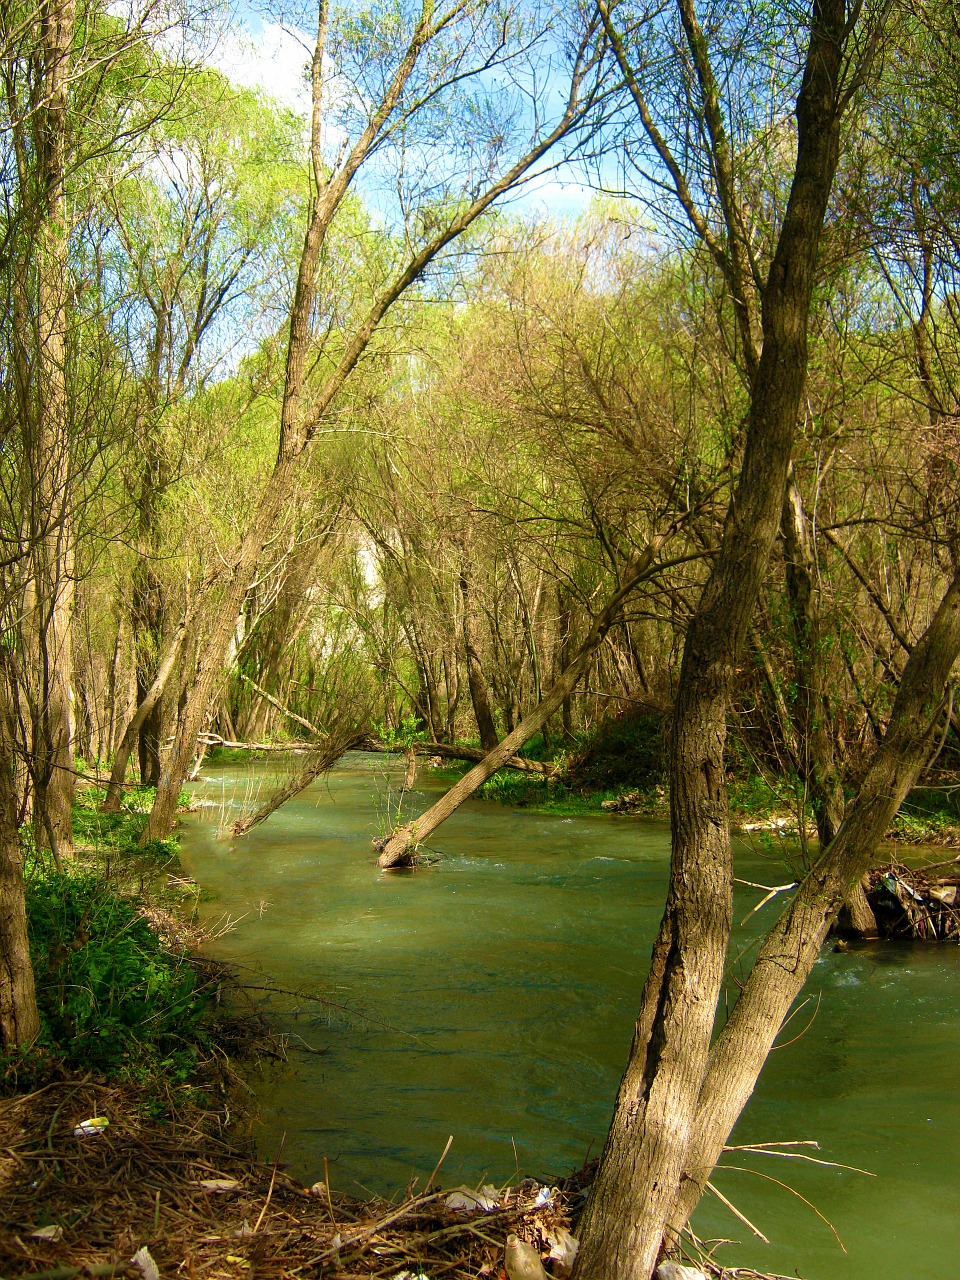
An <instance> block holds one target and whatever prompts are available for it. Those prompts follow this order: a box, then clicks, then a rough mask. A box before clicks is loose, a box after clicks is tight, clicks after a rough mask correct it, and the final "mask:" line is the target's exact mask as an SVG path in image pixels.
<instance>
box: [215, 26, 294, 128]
mask: <svg viewBox="0 0 960 1280" xmlns="http://www.w3.org/2000/svg"><path fill="white" fill-rule="evenodd" d="M309 61H310V39H309V37H308V36H306V35H304V34H303V33H302V32H300V31H295V30H291V29H290V28H289V27H282V26H281V25H280V24H279V23H278V22H270V23H267V24H265V25H264V26H263V27H262V28H261V29H260V30H259V31H257V32H256V33H254V32H251V31H249V30H248V31H246V32H244V31H231V32H229V33H227V34H226V35H224V36H223V38H222V39H221V40H220V41H219V42H218V44H217V46H216V48H215V49H213V50H212V52H211V53H210V54H209V56H208V57H207V62H208V63H209V64H210V66H212V67H216V69H217V70H218V71H221V72H223V74H224V75H225V76H226V77H227V78H228V79H229V80H231V81H232V82H233V83H234V84H237V85H241V86H242V87H243V88H246V89H260V90H262V91H263V92H264V93H266V94H269V96H270V97H271V98H273V99H274V100H275V101H277V102H279V103H280V104H281V106H284V107H288V108H289V109H290V110H291V111H295V112H296V113H297V115H300V116H309V114H310V89H309V85H308V83H307V80H306V77H305V73H306V67H307V64H308V63H309Z"/></svg>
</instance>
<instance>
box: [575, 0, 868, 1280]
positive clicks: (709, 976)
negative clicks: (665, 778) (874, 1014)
mask: <svg viewBox="0 0 960 1280" xmlns="http://www.w3.org/2000/svg"><path fill="white" fill-rule="evenodd" d="M681 11H682V14H683V18H684V23H685V27H686V28H687V36H688V41H689V42H690V44H691V47H694V46H696V45H698V44H702V41H703V36H702V33H700V32H699V29H698V28H696V26H695V21H694V20H693V19H692V16H691V11H690V9H689V6H687V5H686V4H682V5H681ZM850 34H851V33H850V31H849V30H848V29H847V24H846V7H845V4H844V3H843V0H823V3H819V4H816V5H815V6H814V11H813V17H812V20H811V31H810V42H809V47H808V51H807V58H806V65H805V71H804V76H803V83H802V85H801V89H800V93H799V96H798V99H797V105H796V116H797V124H798V138H797V159H796V166H795V171H794V177H793V182H792V186H791V190H790V196H789V199H788V202H787V207H786V210H785V213H784V219H783V225H782V228H781V231H780V236H779V238H778V242H777V247H776V252H775V254H774V258H773V262H772V264H771V267H770V272H769V276H768V278H767V283H766V286H765V289H764V292H763V307H762V326H763V346H762V352H761V356H760V362H759V366H758V368H757V372H756V377H755V378H754V381H753V387H752V394H751V403H750V414H749V420H748V427H747V435H746V442H745V446H744V454H743V464H742V468H741V473H740V477H739V481H738V483H737V486H736V489H735V492H734V496H733V499H732V501H731V504H730V508H729V511H728V513H727V519H726V524H725V527H724V531H723V540H722V543H721V547H720V551H719V554H718V556H717V559H716V560H715V562H714V567H713V570H712V572H711V575H710V578H709V579H708V581H707V584H706V586H705V588H704V592H703V597H702V599H701V601H700V604H699V606H698V608H697V611H696V613H695V614H694V617H693V619H692V620H691V623H690V626H689V629H688V631H687V637H686V643H685V645H684V653H683V661H682V664H681V671H680V679H679V685H678V690H677V698H676V704H675V709H674V723H673V734H672V741H671V752H670V793H671V794H670V809H671V828H672V844H673V853H672V859H671V868H670V887H669V890H668V894H667V904H666V910H665V912H664V916H663V921H662V923H661V926H660V931H659V934H658V936H657V939H656V941H655V943H654V947H653V957H652V963H651V968H650V973H649V976H648V978H647V981H646V984H645V986H644V990H643V996H642V1000H641V1007H640V1013H639V1016H638V1019H637V1025H636V1031H635V1034H634V1038H633V1044H632V1046H631V1050H630V1058H629V1061H628V1064H627V1069H626V1072H625V1074H624V1077H623V1080H622V1082H621V1085H620V1090H619V1093H618V1097H617V1102H616V1108H615V1111H614V1117H613V1123H612V1125H611V1127H610V1131H609V1134H608V1136H607V1141H606V1145H605V1147H604V1152H603V1156H602V1158H601V1161H600V1167H599V1169H598V1173H597V1178H596V1181H595V1183H594V1185H593V1189H592V1191H591V1194H590V1198H589V1200H588V1202H587V1206H586V1209H585V1211H584V1216H583V1218H582V1219H581V1224H580V1236H581V1243H580V1253H579V1256H578V1260H577V1270H576V1274H577V1276H578V1277H579V1280H649V1277H650V1275H651V1273H652V1271H653V1269H654V1267H655V1265H656V1262H657V1257H658V1254H659V1252H660V1248H661V1244H662V1241H663V1237H664V1232H665V1229H666V1227H667V1223H668V1220H669V1217H670V1214H671V1212H672V1206H673V1200H674V1197H675V1195H676V1189H677V1187H678V1185H679V1182H680V1179H681V1175H682V1173H683V1171H684V1168H685V1162H686V1159H687V1152H688V1149H689V1146H690V1143H691V1140H692V1138H693V1134H694V1123H695V1118H696V1110H697V1099H698V1097H699V1093H700V1088H701V1084H702V1082H703V1078H704V1074H705V1071H706V1068H707V1055H708V1052H709V1048H710V1039H711V1035H712V1032H713V1026H714V1020H715V1017H716V1011H717V1007H718V1002H719V997H720V993H721V988H722V982H723V974H724V967H725V962H726V953H727V945H728V941H729V936H730V921H731V901H732V878H733V867H732V860H731V851H730V832H729V817H728V809H727V792H726V781H725V771H724V745H725V741H726V717H727V712H728V708H729V705H730V699H731V694H732V689H733V681H734V677H735V672H736V668H737V663H738V660H739V657H740V654H741V652H742V649H743V644H744V640H745V637H746V634H747V630H748V627H749V624H750V620H751V617H752V614H753V611H754V609H755V607H756V602H757V597H758V593H759V589H760V584H761V581H762V577H763V574H764V571H765V569H766V566H767V563H768V560H769V556H770V551H771V548H772V546H773V541H774V538H775V537H776V534H777V530H778V527H779V523H780V512H781V506H782V501H783V493H784V486H785V483H786V478H787V469H788V467H789V464H790V458H791V453H792V449H793V441H794V436H795V431H796V423H797V417H798V413H799V409H800V404H801V396H802V392H803V386H804V381H805V377H806V368H807V326H808V316H809V310H810V301H811V296H812V290H813V282H814V274H815V267H816V260H817V250H818V246H819V242H820V234H821V230H822V227H823V221H824V217H825V214H826V207H827V200H828V197H829V194H830V189H831V186H832V182H833V176H834V173H835V171H836V165H837V158H838V147H839V125H840V115H841V112H840V105H839V83H840V76H841V69H842V67H843V59H844V46H845V44H846V41H847V40H848V38H849V36H850ZM695 52H696V53H697V54H698V57H697V61H698V63H702V59H703V57H704V56H705V55H704V54H703V50H702V48H696V49H695ZM698 69H699V68H698ZM701 81H702V88H703V92H704V97H705V99H706V100H707V101H706V108H707V110H708V111H711V110H712V111H716V110H717V103H716V101H715V100H711V97H712V95H713V94H715V92H716V88H715V86H714V85H713V84H712V83H711V82H709V81H708V80H706V79H705V77H703V76H702V75H701ZM721 141H722V140H721ZM715 145H716V140H715ZM727 158H728V157H727Z"/></svg>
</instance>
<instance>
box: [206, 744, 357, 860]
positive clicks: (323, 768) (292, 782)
mask: <svg viewBox="0 0 960 1280" xmlns="http://www.w3.org/2000/svg"><path fill="white" fill-rule="evenodd" d="M365 736H366V735H365V734H363V733H362V732H360V731H359V730H358V729H357V728H356V726H355V725H351V726H349V727H337V726H334V727H333V728H331V730H330V732H329V734H328V735H327V737H326V740H325V741H324V742H322V743H320V744H319V745H318V747H317V749H316V753H315V754H314V755H311V756H310V758H309V760H308V761H307V763H306V764H305V765H304V767H303V768H302V769H301V770H300V771H299V772H298V773H296V774H294V775H293V776H292V777H291V778H290V779H288V781H287V782H284V783H283V784H282V785H281V786H279V787H277V789H276V790H275V791H274V792H273V794H272V795H271V796H270V797H269V798H268V799H267V800H266V801H264V803H263V804H262V805H260V807H259V808H258V809H256V810H255V811H254V812H253V813H250V814H245V815H244V816H243V817H241V818H238V819H237V820H236V822H234V824H233V825H232V826H231V828H230V834H231V835H233V836H243V835H246V834H247V832H248V831H252V830H253V828H254V827H258V826H259V825H260V823H261V822H266V820H267V818H269V817H270V815H271V814H272V813H276V811H277V810H278V809H279V808H280V806H281V805H284V804H286V803H287V801H288V800H292V799H293V798H294V796H298V795H299V794H300V792H301V791H305V790H306V789H307V787H309V785H310V783H311V782H315V781H316V780H317V778H319V777H320V775H321V774H322V773H328V772H329V771H330V770H331V769H332V768H333V766H334V765H335V764H336V763H337V761H338V760H339V759H340V757H341V756H342V755H344V753H345V752H347V751H349V750H351V748H353V747H355V746H358V745H359V744H360V743H361V742H362V741H363V740H364V738H365Z"/></svg>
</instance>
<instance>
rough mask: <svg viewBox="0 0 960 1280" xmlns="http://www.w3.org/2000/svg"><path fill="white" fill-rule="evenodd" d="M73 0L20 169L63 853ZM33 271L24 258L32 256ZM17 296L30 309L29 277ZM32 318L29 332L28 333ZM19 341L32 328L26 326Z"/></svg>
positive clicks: (33, 532) (53, 768)
mask: <svg viewBox="0 0 960 1280" xmlns="http://www.w3.org/2000/svg"><path fill="white" fill-rule="evenodd" d="M74 22H75V8H74V3H73V0H49V3H47V4H46V5H45V6H44V7H43V8H42V9H40V10H39V14H38V23H37V30H38V35H39V47H38V49H37V62H38V64H39V66H40V67H41V68H42V71H41V75H40V79H41V84H40V101H39V105H38V106H37V108H36V110H35V112H34V113H33V116H32V118H31V128H32V130H33V139H34V142H33V155H34V164H35V170H34V171H33V172H31V173H25V172H22V173H21V174H20V184H21V195H22V198H24V199H25V200H26V201H28V202H31V201H32V204H29V203H28V206H27V209H26V213H27V218H28V219H32V220H33V240H32V245H31V249H32V252H33V254H34V259H33V274H34V278H35V287H36V315H35V325H36V328H35V335H36V350H35V352H34V353H32V354H33V360H32V361H31V359H30V355H29V354H28V355H27V357H26V358H27V367H28V370H29V371H30V372H32V375H33V376H32V377H30V376H29V373H28V381H27V385H26V387H25V388H24V389H23V391H22V397H23V399H22V404H21V418H22V423H23V427H24V430H25V433H26V437H27V438H26V441H25V443H26V449H25V455H26V462H27V467H26V469H25V473H24V476H23V477H22V481H23V487H24V494H23V497H24V504H23V505H24V510H25V512H26V513H27V520H28V528H27V530H26V531H25V532H26V535H27V536H26V543H27V545H28V546H30V547H31V548H32V556H31V559H32V563H31V578H32V581H31V584H30V586H29V587H28V591H27V608H26V609H25V618H24V632H25V641H26V645H25V648H26V651H27V653H28V661H29V663H30V667H29V670H28V673H27V676H28V680H29V681H30V701H31V719H32V722H33V723H32V733H33V741H32V743H31V748H30V749H31V759H30V768H31V772H32V774H33V785H34V819H35V823H36V824H37V826H38V828H39V830H38V832H37V834H38V838H39V840H40V841H41V842H42V843H47V844H48V845H49V847H50V849H51V852H52V853H53V856H54V859H55V861H56V862H57V863H58V864H59V861H60V859H61V857H63V856H64V855H68V854H70V853H72V852H73V821H72V807H73V797H74V791H75V774H74V761H73V748H72V737H73V734H72V714H71V705H70V690H71V682H72V677H73V646H72V611H73V595H74V582H73V571H74V570H73V522H72V515H71V510H70V505H71V497H72V487H73V483H72V475H71V460H70V440H69V425H68V424H69V411H68V403H67V328H68V316H67V291H68V287H69V278H70V277H69V258H68V245H69V225H68V219H67V207H66V196H65V190H64V178H65V172H66V163H67V128H68V91H69V81H70V64H71V53H72V45H73V36H74ZM25 271H26V273H27V274H29V268H28V267H27V268H25ZM23 294H24V296H23V298H22V299H21V307H23V308H26V309H27V312H28V313H29V304H28V303H27V302H26V299H27V298H28V297H29V295H30V290H29V286H26V283H25V281H24V288H23ZM33 332H34V330H33V327H32V326H31V328H30V329H29V330H28V333H33ZM15 340H16V341H18V342H19V343H21V344H22V343H23V342H24V341H25V340H26V335H24V334H20V335H19V337H18V338H17V339H15Z"/></svg>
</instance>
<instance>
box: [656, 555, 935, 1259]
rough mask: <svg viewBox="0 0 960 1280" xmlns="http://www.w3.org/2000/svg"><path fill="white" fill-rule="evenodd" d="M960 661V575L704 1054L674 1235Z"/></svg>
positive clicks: (920, 750) (913, 774) (915, 769)
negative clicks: (857, 782) (838, 817)
mask: <svg viewBox="0 0 960 1280" xmlns="http://www.w3.org/2000/svg"><path fill="white" fill-rule="evenodd" d="M958 657H960V573H958V574H956V575H955V576H954V579H953V581H952V583H951V584H950V587H949V589H948V591H947V593H946V595H945V596H944V598H943V600H942V601H941V603H940V607H939V609H938V610H937V613H936V615H935V617H934V619H933V621H932V622H931V623H930V626H929V627H928V628H927V630H926V632H925V633H924V635H923V636H922V637H921V639H920V641H919V642H918V644H917V645H916V646H915V647H914V649H913V652H912V653H911V655H910V658H909V659H908V661H907V665H906V667H905V669H904V672H903V676H902V678H901V681H900V688H899V690H898V692H897V697H896V700H895V702H894V705H893V711H892V713H891V716H890V722H889V724H888V726H887V731H886V733H885V734H884V737H883V740H882V741H881V742H880V744H879V745H878V746H877V747H876V749H875V750H874V753H873V757H872V759H871V761H870V764H869V766H868V768H867V772H866V775H865V777H864V780H863V784H862V785H861V787H860V790H859V793H858V794H857V796H856V798H855V800H854V801H853V802H852V803H851V805H850V806H849V810H848V812H847V815H846V817H845V819H844V821H843V823H842V824H841V826H840V830H839V831H838V832H837V835H836V838H835V839H834V840H833V842H832V843H831V844H830V845H829V846H828V847H827V848H826V849H824V850H822V851H821V854H820V856H819V858H818V859H817V861H816V863H815V864H814V866H813V868H812V870H811V871H810V873H809V875H807V876H806V877H805V879H804V881H803V883H802V884H801V886H800V888H799V889H798V891H797V893H796V895H795V896H794V899H793V901H792V902H791V904H790V906H789V907H788V908H787V909H786V911H785V912H784V913H783V915H782V916H781V917H780V919H779V920H778V921H777V923H776V925H774V927H773V929H771V930H770V932H769V933H768V935H767V937H766V939H765V940H764V942H763V945H762V946H761V948H760V951H759V953H758V955H757V959H756V961H755V963H754V966H753V969H752V971H751V973H750V977H749V978H748V979H747V982H746V984H745V986H744V987H743V990H742V992H741V994H740V998H739V999H738V1001H737V1003H736V1005H735V1006H734V1008H733V1011H732V1013H731V1014H730V1017H729V1018H728V1020H727V1023H726V1025H725V1026H724V1028H723V1030H722V1031H721V1033H720V1035H719V1036H718V1037H717V1040H716V1043H715V1044H714V1046H713V1049H712V1050H711V1052H710V1060H709V1066H708V1070H707V1072H706V1075H705V1078H704V1082H703V1087H702V1089H701V1091H700V1096H699V1099H698V1103H697V1113H696V1120H695V1123H694V1126H693V1132H694V1138H693V1141H692V1142H691V1145H690V1148H689V1151H688V1153H687V1158H686V1161H685V1164H684V1171H685V1174H686V1177H685V1178H683V1179H681V1180H679V1182H678V1183H677V1184H675V1185H676V1186H677V1190H676V1196H675V1201H674V1205H673V1208H672V1210H671V1213H670V1218H669V1221H670V1235H671V1237H675V1236H676V1234H677V1233H678V1232H679V1230H680V1229H681V1228H682V1227H683V1226H684V1224H685V1223H686V1222H687V1220H688V1218H689V1217H690V1214H691V1213H692V1212H693V1209H694V1208H695V1206H696V1204H697V1201H698V1200H699V1198H700V1195H701V1194H702V1192H703V1188H704V1185H705V1183H706V1180H707V1178H708V1177H709V1176H710V1171H711V1170H712V1169H713V1166H714V1165H715V1164H716V1162H717V1160H718V1159H719V1157H720V1154H721V1151H722V1148H723V1144H724V1143H725V1142H726V1140H727V1137H728V1136H729V1134H730V1131H731V1130H732V1128H733V1126H734V1124H735V1123H736V1120H737V1118H738V1117H739V1115H740V1112H741V1111H742V1110H743V1108H744V1106H745V1105H746V1103H747V1100H748V1099H749V1097H750V1095H751V1093H752V1092H753V1088H754V1085H755V1084H756V1081H757V1077H758V1076H759V1074H760V1071H761V1068H762V1067H763V1064H764V1062H765V1060H766V1057H767V1054H768V1053H769V1052H770V1049H771V1047H772V1045H773V1042H774V1040H775V1039H776V1036H777V1034H778V1032H779V1030H780V1027H781V1026H782V1024H783V1020H784V1018H785V1017H786V1015H787V1013H788V1011H789V1009H790V1006H791V1004H792V1003H793V1001H794V999H795V998H796V996H797V995H798V994H799V992H800V990H801V988H802V987H803V984H804V983H805V982H806V980H807V978H808V977H809V975H810V971H811V970H812V968H813V965H814V963H815V962H816V959H817V956H818V955H819V954H820V948H821V947H822V945H823V941H824V939H825V938H826V936H827V933H828V932H829V930H830V926H831V924H832V922H833V920H834V918H835V917H836V914H837V912H838V910H839V909H840V907H841V904H842V902H843V901H844V899H845V898H847V897H848V896H849V892H850V888H851V886H853V885H855V884H856V883H857V882H858V880H859V879H860V877H861V876H862V875H863V874H864V872H865V871H866V870H867V868H868V867H869V865H870V861H871V859H872V857H873V852H874V849H875V848H876V846H877V843H878V842H879V841H880V840H882V838H883V835H884V833H885V832H886V831H887V829H888V828H889V826H890V823H891V822H892V821H893V818H894V816H895V815H896V812H897V810H898V808H899V807H900V804H901V803H902V801H903V799H904V797H905V796H906V795H907V793H908V792H909V791H910V788H911V787H912V786H913V785H914V784H915V782H916V779H917V776H918V774H919V773H920V771H921V770H922V769H923V768H924V767H925V765H926V763H927V760H928V758H929V755H930V750H931V743H932V742H933V740H934V738H935V736H936V730H937V727H938V724H939V722H940V719H941V717H942V716H943V715H944V712H945V705H946V695H945V690H946V687H947V684H948V682H949V680H950V677H951V672H952V670H953V668H954V666H955V665H956V662H957V659H958Z"/></svg>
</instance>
